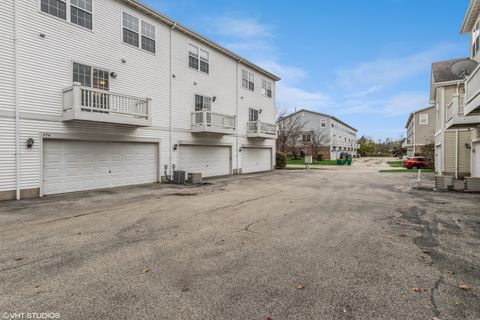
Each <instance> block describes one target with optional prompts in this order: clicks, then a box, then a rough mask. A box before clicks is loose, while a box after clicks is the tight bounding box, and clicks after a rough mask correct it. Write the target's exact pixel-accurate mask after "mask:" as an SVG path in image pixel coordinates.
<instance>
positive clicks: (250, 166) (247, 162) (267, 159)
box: [241, 148, 272, 173]
mask: <svg viewBox="0 0 480 320" xmlns="http://www.w3.org/2000/svg"><path fill="white" fill-rule="evenodd" d="M241 156H242V173H251V172H261V171H268V170H272V149H270V148H268V149H267V148H243V149H242V153H241Z"/></svg>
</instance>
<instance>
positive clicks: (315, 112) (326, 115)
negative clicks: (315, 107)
mask: <svg viewBox="0 0 480 320" xmlns="http://www.w3.org/2000/svg"><path fill="white" fill-rule="evenodd" d="M300 112H310V113H313V114H318V115H320V116H324V117H328V118H332V119H334V120H335V121H338V122H340V123H341V124H343V125H345V126H347V127H349V128H350V129H352V130H355V131H358V130H357V129H355V128H354V127H352V126H351V125H349V124H347V123H345V122H343V121H342V120H340V119H338V118H337V117H335V116H332V115H329V114H326V113H321V112H317V111H310V110H306V109H300V110H298V111H295V112H294V113H291V114H289V115H287V116H285V117H283V118H282V119H279V120H280V121H281V120H283V119H286V118H289V117H291V116H293V115H294V114H297V113H300Z"/></svg>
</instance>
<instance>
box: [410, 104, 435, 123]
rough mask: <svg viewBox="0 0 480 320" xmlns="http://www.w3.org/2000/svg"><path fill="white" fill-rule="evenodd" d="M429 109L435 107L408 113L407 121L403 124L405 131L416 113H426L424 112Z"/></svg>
mask: <svg viewBox="0 0 480 320" xmlns="http://www.w3.org/2000/svg"><path fill="white" fill-rule="evenodd" d="M431 108H435V106H429V107H426V108H423V109H420V110H416V111H413V112H410V115H409V116H408V119H407V123H406V124H405V129H408V125H409V124H410V121H412V118H413V116H414V115H415V114H416V113H419V112H422V111H426V110H429V109H431Z"/></svg>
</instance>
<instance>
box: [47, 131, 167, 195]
mask: <svg viewBox="0 0 480 320" xmlns="http://www.w3.org/2000/svg"><path fill="white" fill-rule="evenodd" d="M137 152H140V157H139V159H141V160H140V161H138V160H137ZM147 155H148V157H147ZM157 155H158V147H157V145H156V144H153V143H129V142H112V143H108V142H86V141H71V140H69V141H56V140H51V141H49V140H46V141H45V143H44V169H43V172H44V184H43V188H44V191H43V192H44V194H54V193H64V192H73V191H82V190H91V189H99V188H108V187H116V186H123V185H131V184H140V183H150V182H157V181H158V161H157ZM127 159H129V160H130V161H128V160H127Z"/></svg>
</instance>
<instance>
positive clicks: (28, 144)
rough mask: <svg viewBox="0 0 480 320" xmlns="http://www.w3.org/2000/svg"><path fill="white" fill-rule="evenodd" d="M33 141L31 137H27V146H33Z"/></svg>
mask: <svg viewBox="0 0 480 320" xmlns="http://www.w3.org/2000/svg"><path fill="white" fill-rule="evenodd" d="M34 143H35V140H33V139H32V138H28V139H27V148H31V147H33V144H34Z"/></svg>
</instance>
